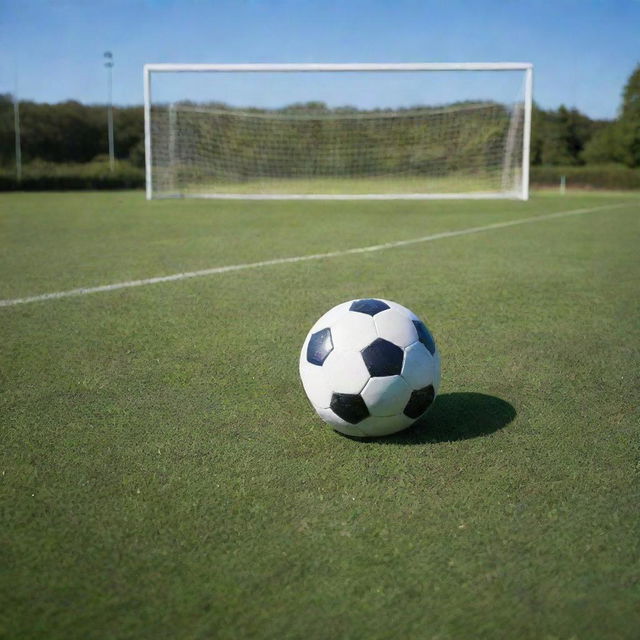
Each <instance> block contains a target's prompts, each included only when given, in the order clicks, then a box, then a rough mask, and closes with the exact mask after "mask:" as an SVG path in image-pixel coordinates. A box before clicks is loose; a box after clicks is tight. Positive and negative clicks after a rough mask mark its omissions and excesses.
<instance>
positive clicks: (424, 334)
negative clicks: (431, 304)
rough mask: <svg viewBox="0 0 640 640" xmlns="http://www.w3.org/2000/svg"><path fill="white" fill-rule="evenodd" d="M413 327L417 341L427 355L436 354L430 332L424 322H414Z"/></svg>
mask: <svg viewBox="0 0 640 640" xmlns="http://www.w3.org/2000/svg"><path fill="white" fill-rule="evenodd" d="M413 325H414V326H415V328H416V331H417V332H418V340H420V342H422V344H423V345H424V346H425V347H426V348H427V349H428V351H429V353H430V354H431V355H433V354H434V353H435V352H436V343H435V340H434V339H433V336H432V335H431V332H430V331H429V329H427V327H426V326H425V324H424V322H421V321H420V320H414V321H413Z"/></svg>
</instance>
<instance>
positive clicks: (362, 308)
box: [349, 298, 389, 316]
mask: <svg viewBox="0 0 640 640" xmlns="http://www.w3.org/2000/svg"><path fill="white" fill-rule="evenodd" d="M388 308H389V305H388V304H387V303H386V302H382V300H374V299H373V298H365V299H364V300H355V301H354V302H352V303H351V306H350V307H349V311H357V312H358V313H366V314H367V315H370V316H375V315H376V313H380V312H381V311H385V310H386V309H388Z"/></svg>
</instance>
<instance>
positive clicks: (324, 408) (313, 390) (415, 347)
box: [300, 298, 440, 438]
mask: <svg viewBox="0 0 640 640" xmlns="http://www.w3.org/2000/svg"><path fill="white" fill-rule="evenodd" d="M300 378H301V379H302V385H303V387H304V390H305V392H306V394H307V397H308V398H309V401H310V402H311V404H312V405H313V408H314V409H315V410H316V412H317V413H318V415H319V416H320V417H321V418H322V419H323V420H324V421H325V422H327V423H329V424H330V425H331V426H332V427H333V428H334V429H336V430H337V431H340V432H341V433H344V434H346V435H349V436H356V437H360V438H363V437H369V436H385V435H389V434H391V433H396V432H397V431H401V430H402V429H406V428H407V427H408V426H410V425H411V424H413V423H414V422H415V421H416V420H417V419H418V418H420V417H421V416H422V415H424V414H425V412H426V411H427V410H428V409H429V407H430V406H431V405H432V404H433V401H434V399H435V397H436V394H437V393H438V388H439V386H440V355H439V354H438V349H437V348H436V344H435V341H434V339H433V336H432V335H431V333H430V332H429V330H428V329H427V327H426V326H425V325H424V323H423V322H422V321H421V320H420V318H418V316H416V315H415V314H414V313H412V312H411V311H409V309H406V308H405V307H403V306H402V305H399V304H397V303H396V302H390V301H389V300H378V299H373V298H367V299H364V300H350V301H349V302H343V303H342V304H339V305H337V306H336V307H333V309H331V310H329V311H327V313H325V314H324V315H323V316H322V317H321V318H320V320H318V322H316V323H315V324H314V325H313V327H311V331H309V333H308V334H307V337H306V339H305V341H304V344H303V345H302V351H301V352H300Z"/></svg>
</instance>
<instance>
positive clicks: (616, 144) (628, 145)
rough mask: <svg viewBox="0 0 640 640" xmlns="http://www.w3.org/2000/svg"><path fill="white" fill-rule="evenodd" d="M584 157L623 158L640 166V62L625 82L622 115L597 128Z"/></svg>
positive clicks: (599, 159) (596, 160)
mask: <svg viewBox="0 0 640 640" xmlns="http://www.w3.org/2000/svg"><path fill="white" fill-rule="evenodd" d="M583 158H584V160H585V161H586V162H587V163H602V162H620V163H623V164H626V165H627V166H628V167H640V64H639V65H638V66H637V67H636V68H635V70H634V71H633V73H632V74H631V75H630V76H629V80H628V81H627V84H626V85H625V88H624V91H623V93H622V105H621V107H620V113H619V116H618V119H617V120H614V121H613V122H611V123H609V124H608V125H607V126H606V127H604V128H602V129H601V130H600V131H598V132H597V134H596V135H595V136H594V137H593V139H592V140H591V142H590V143H589V144H588V145H587V147H586V148H585V151H584V154H583Z"/></svg>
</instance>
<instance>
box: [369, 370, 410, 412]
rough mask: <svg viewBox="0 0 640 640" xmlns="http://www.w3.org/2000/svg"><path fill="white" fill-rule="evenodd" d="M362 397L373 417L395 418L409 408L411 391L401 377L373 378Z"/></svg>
mask: <svg viewBox="0 0 640 640" xmlns="http://www.w3.org/2000/svg"><path fill="white" fill-rule="evenodd" d="M360 395H361V396H362V399H363V400H364V401H365V404H366V405H367V407H368V408H369V412H370V413H371V415H372V416H393V415H396V414H399V413H402V410H403V409H404V408H405V407H406V406H407V402H409V398H410V397H411V389H410V388H409V385H408V384H407V383H406V382H405V381H404V379H403V378H402V377H401V376H385V377H383V378H371V379H370V380H369V382H367V384H366V386H365V388H364V389H363V390H362V392H361V394H360Z"/></svg>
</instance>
